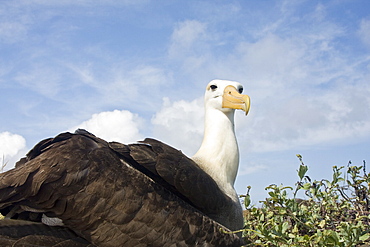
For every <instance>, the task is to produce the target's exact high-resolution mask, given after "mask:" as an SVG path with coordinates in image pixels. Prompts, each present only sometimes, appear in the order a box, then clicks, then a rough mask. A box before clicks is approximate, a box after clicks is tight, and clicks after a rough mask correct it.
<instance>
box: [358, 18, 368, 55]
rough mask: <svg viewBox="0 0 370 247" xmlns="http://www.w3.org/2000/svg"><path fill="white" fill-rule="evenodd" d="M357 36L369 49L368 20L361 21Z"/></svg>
mask: <svg viewBox="0 0 370 247" xmlns="http://www.w3.org/2000/svg"><path fill="white" fill-rule="evenodd" d="M358 35H359V36H360V39H361V40H362V42H364V44H365V45H367V46H368V47H369V48H370V20H366V19H363V20H361V23H360V29H359V30H358Z"/></svg>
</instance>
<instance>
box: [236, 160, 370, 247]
mask: <svg viewBox="0 0 370 247" xmlns="http://www.w3.org/2000/svg"><path fill="white" fill-rule="evenodd" d="M297 157H298V158H299V160H300V166H299V169H298V171H297V173H298V177H299V181H298V182H297V183H296V185H295V187H289V186H282V185H280V186H278V185H275V184H272V185H270V186H268V187H267V188H266V190H267V191H268V195H269V198H267V199H266V200H265V201H263V202H262V207H255V206H253V205H252V206H251V205H250V194H249V191H250V187H248V191H247V194H246V195H244V196H243V197H245V199H244V202H245V207H246V210H245V215H244V216H245V227H244V231H243V233H244V238H245V240H246V245H245V246H297V247H298V246H300V247H301V246H340V247H342V246H361V245H363V246H365V245H364V244H368V243H369V242H370V233H369V232H370V227H369V226H370V216H369V207H370V198H369V190H370V174H367V173H366V163H365V161H364V163H363V166H352V164H351V162H349V163H348V166H347V171H346V172H345V173H344V174H343V170H344V167H336V166H334V167H333V177H332V180H331V181H329V180H326V179H322V180H319V181H317V180H312V179H311V178H310V177H309V176H308V175H306V174H307V171H308V167H307V166H306V165H305V164H304V163H303V161H302V156H301V155H297ZM298 194H304V195H305V196H304V197H305V199H304V200H303V199H298V198H297V195H298Z"/></svg>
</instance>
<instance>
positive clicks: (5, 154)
mask: <svg viewBox="0 0 370 247" xmlns="http://www.w3.org/2000/svg"><path fill="white" fill-rule="evenodd" d="M25 148H26V140H25V139H24V138H23V137H22V136H20V135H17V134H12V133H10V132H1V133H0V166H1V167H2V166H3V165H5V164H6V166H5V168H4V171H5V170H8V169H10V168H12V167H13V166H14V162H15V161H17V160H18V158H19V156H20V155H22V156H23V155H24V154H23V152H24V149H25Z"/></svg>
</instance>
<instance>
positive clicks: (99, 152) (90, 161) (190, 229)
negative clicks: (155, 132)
mask: <svg viewBox="0 0 370 247" xmlns="http://www.w3.org/2000/svg"><path fill="white" fill-rule="evenodd" d="M233 205H234V203H233V202H232V201H231V199H230V198H229V197H227V196H226V195H224V193H222V191H221V190H220V189H219V188H218V186H217V184H216V183H215V182H214V180H213V179H212V178H211V177H210V176H209V175H208V174H206V173H205V172H204V171H203V170H201V169H200V168H199V167H198V166H197V165H196V164H195V163H194V162H193V161H192V160H191V159H189V158H187V157H186V156H185V155H183V154H182V153H181V152H180V151H178V150H175V149H173V148H171V147H169V146H167V145H166V144H163V143H161V142H159V141H156V140H153V139H146V140H144V141H143V142H141V143H138V144H131V145H124V144H121V143H117V142H110V143H108V142H106V141H104V140H102V139H99V138H97V137H95V136H94V135H92V134H90V133H88V132H86V131H83V130H79V131H77V132H76V133H75V134H71V133H63V134H60V135H58V136H56V137H55V138H50V139H46V140H44V141H41V142H40V143H39V144H37V145H36V146H35V147H34V148H33V149H32V150H31V151H30V152H29V153H28V155H27V157H26V158H25V159H22V160H21V161H20V162H18V163H17V166H16V168H14V169H12V170H10V171H8V172H5V173H3V174H0V209H1V210H0V212H1V213H2V214H6V215H7V216H9V217H12V218H21V216H22V215H25V213H24V212H25V211H33V212H36V217H35V220H36V221H37V220H39V217H37V216H38V215H39V214H40V213H45V214H46V215H47V216H49V217H57V218H60V219H62V220H63V223H64V227H57V228H55V227H51V226H45V225H40V223H31V222H29V221H28V222H26V223H24V221H19V222H18V223H13V225H12V226H11V225H10V223H9V221H7V222H8V223H5V221H4V222H2V223H1V224H0V244H3V245H4V244H5V245H4V246H7V244H6V243H8V246H12V245H11V244H12V243H14V241H18V240H17V238H18V239H23V240H22V241H26V240H24V238H26V235H29V236H32V237H33V238H35V239H38V240H40V241H41V240H42V239H47V238H46V237H45V236H52V237H54V238H61V239H62V240H61V242H60V243H59V245H55V244H54V245H41V244H40V245H36V246H60V247H62V246H93V245H96V246H195V245H197V246H240V243H241V242H240V239H239V237H238V236H237V235H235V234H226V233H223V232H221V230H220V229H221V228H222V229H224V230H228V229H227V228H226V227H225V226H223V225H221V224H225V222H223V221H224V220H223V219H222V218H220V217H219V215H220V214H221V213H222V212H225V211H229V210H230V208H231V207H233ZM33 214H35V213H33ZM31 215H32V214H31ZM24 218H25V219H27V220H29V219H30V214H26V216H24ZM10 222H11V221H10ZM20 222H21V223H22V224H23V225H22V224H21V226H20V225H19V224H20ZM27 224H29V225H27ZM226 224H227V223H226ZM24 225H26V226H27V227H25V226H24ZM10 228H13V230H11V231H12V232H13V233H17V234H14V235H12V236H9V235H8V234H6V232H7V231H9V229H10ZM26 228H27V231H28V232H27V231H26V230H22V229H26ZM41 228H42V229H43V230H42V231H41V230H40V231H39V230H37V229H41ZM55 229H58V230H56V231H55ZM232 230H236V229H232ZM22 231H23V232H22ZM44 232H45V233H44ZM57 232H61V233H63V234H64V235H63V236H64V237H59V236H58V234H57ZM36 233H37V234H38V235H37V234H36ZM35 239H34V240H32V241H33V242H36V240H35ZM6 241H8V242H6ZM12 241H13V242H12ZM32 241H31V242H32ZM55 241H56V242H57V240H55ZM63 241H69V242H68V243H67V242H64V243H63ZM65 243H67V244H65ZM72 243H73V244H75V245H72ZM92 244H93V245H92ZM15 246H16V245H15ZM22 246H27V245H22ZM29 246H31V245H29Z"/></svg>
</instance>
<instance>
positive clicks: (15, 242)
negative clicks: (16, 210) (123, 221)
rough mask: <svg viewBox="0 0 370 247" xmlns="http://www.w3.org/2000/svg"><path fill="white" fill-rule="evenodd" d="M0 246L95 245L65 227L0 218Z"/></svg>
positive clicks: (61, 246)
mask: <svg viewBox="0 0 370 247" xmlns="http://www.w3.org/2000/svg"><path fill="white" fill-rule="evenodd" d="M0 246H22V247H35V246H44V247H95V245H93V244H91V243H89V242H88V241H86V240H85V239H83V238H81V237H79V236H78V235H76V233H74V232H73V231H71V230H70V229H68V228H67V227H58V226H56V227H50V226H47V225H44V224H42V223H37V222H30V221H23V220H10V219H5V220H0Z"/></svg>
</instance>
